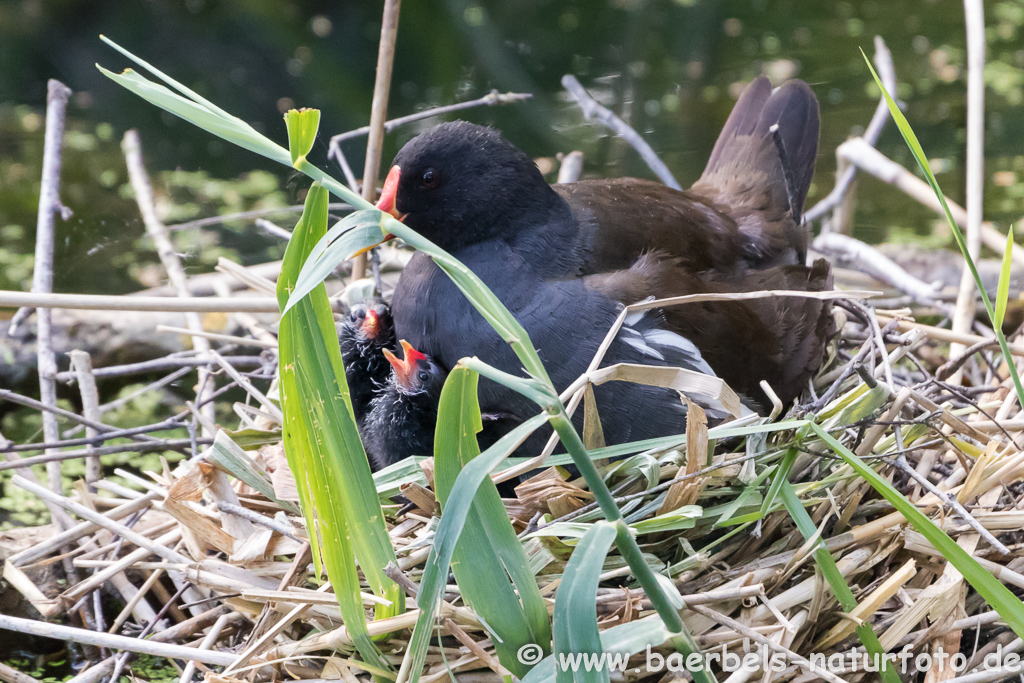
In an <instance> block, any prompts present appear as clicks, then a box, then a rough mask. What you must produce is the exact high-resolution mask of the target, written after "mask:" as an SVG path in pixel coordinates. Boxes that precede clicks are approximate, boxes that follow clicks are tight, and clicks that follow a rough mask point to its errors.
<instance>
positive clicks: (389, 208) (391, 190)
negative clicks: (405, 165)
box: [352, 166, 405, 257]
mask: <svg viewBox="0 0 1024 683" xmlns="http://www.w3.org/2000/svg"><path fill="white" fill-rule="evenodd" d="M401 179H402V168H401V167H400V166H392V167H391V170H390V171H388V177H387V178H385V179H384V189H383V190H381V191H380V199H378V200H377V203H376V204H375V206H376V207H377V208H378V209H380V210H381V211H383V212H384V213H388V214H391V215H392V216H393V217H394V218H397V219H398V220H402V219H403V218H405V214H404V213H398V209H397V208H395V206H396V203H397V201H398V181H400V180H401ZM393 239H395V236H394V235H392V234H391V233H388V234H387V235H384V239H382V240H381V241H380V242H377V243H376V244H373V245H371V246H369V247H363V248H362V249H360V250H359V251H357V252H355V253H354V254H352V256H353V257H355V256H359V255H360V254H365V253H366V252H368V251H370V250H371V249H373V248H374V247H376V246H379V245H381V244H384V243H385V242H387V241H388V240H393Z"/></svg>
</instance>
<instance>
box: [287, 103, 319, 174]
mask: <svg viewBox="0 0 1024 683" xmlns="http://www.w3.org/2000/svg"><path fill="white" fill-rule="evenodd" d="M284 123H285V126H286V127H287V128H288V152H289V154H291V158H292V166H298V165H299V164H300V163H301V162H303V161H305V160H306V155H307V154H309V152H310V150H311V149H313V143H314V142H316V132H317V131H318V130H319V129H320V110H319V109H289V110H288V111H287V112H286V113H285V115H284Z"/></svg>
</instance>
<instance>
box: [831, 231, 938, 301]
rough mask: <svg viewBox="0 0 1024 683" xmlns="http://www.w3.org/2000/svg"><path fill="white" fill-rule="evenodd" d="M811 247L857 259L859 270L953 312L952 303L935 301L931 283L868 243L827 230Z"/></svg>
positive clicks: (919, 298)
mask: <svg viewBox="0 0 1024 683" xmlns="http://www.w3.org/2000/svg"><path fill="white" fill-rule="evenodd" d="M812 246H813V247H814V249H816V250H817V251H820V252H822V253H825V254H829V255H831V256H833V257H834V258H841V259H847V260H849V261H852V262H854V263H855V264H856V265H857V266H858V269H859V270H863V271H864V272H866V273H868V274H869V275H872V276H873V277H876V278H878V279H879V280H881V281H882V282H885V283H887V284H890V285H892V286H893V287H895V288H896V289H898V290H900V291H901V292H904V293H906V294H908V295H909V296H910V298H911V299H913V300H914V301H917V302H918V303H921V304H924V305H926V306H933V307H935V308H938V309H940V310H942V311H944V312H946V313H947V314H948V313H951V312H952V308H951V307H950V306H948V305H947V304H945V303H943V302H941V301H938V300H936V298H935V297H936V295H937V292H936V291H935V288H934V287H933V286H932V285H929V284H927V283H926V282H922V281H921V280H918V279H917V278H916V277H914V276H913V275H911V274H910V273H908V272H907V271H906V270H904V269H903V268H902V267H901V266H900V265H899V264H898V263H896V262H895V261H893V260H892V259H890V258H889V257H888V256H886V255H885V254H883V253H882V252H880V251H878V250H877V249H875V248H874V247H872V246H871V245H869V244H865V243H864V242H861V241H860V240H858V239H855V238H853V237H848V236H846V235H840V234H837V233H824V234H821V235H819V236H818V237H817V238H815V240H814V242H813V245H812Z"/></svg>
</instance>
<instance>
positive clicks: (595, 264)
mask: <svg viewBox="0 0 1024 683" xmlns="http://www.w3.org/2000/svg"><path fill="white" fill-rule="evenodd" d="M776 125H777V129H776V131H777V132H774V133H773V128H774V127H775V126H776ZM775 136H777V137H778V142H777V141H776V139H775ZM817 145H818V104H817V100H816V98H815V96H814V93H813V92H812V91H811V89H810V88H809V87H808V86H807V85H806V84H805V83H803V82H801V81H791V82H789V83H786V84H785V85H783V86H782V87H780V88H779V89H777V90H775V91H774V92H773V91H772V89H771V85H770V83H769V82H768V80H767V79H765V78H759V79H757V80H755V81H754V82H753V83H751V84H750V85H749V86H748V87H747V88H746V90H745V91H744V92H743V94H742V95H741V97H740V99H739V101H738V102H737V103H736V106H735V108H734V109H733V112H732V114H731V115H730V116H729V119H728V121H727V122H726V124H725V127H724V129H723V131H722V133H721V135H720V136H719V138H718V141H717V142H716V144H715V147H714V150H713V151H712V154H711V158H710V160H709V162H708V166H707V168H706V169H705V170H704V173H703V175H702V176H701V179H700V180H699V181H698V182H697V183H696V184H694V186H693V187H692V188H691V189H690V190H688V191H676V190H672V189H670V188H667V187H663V186H661V185H658V184H655V183H652V182H649V181H643V180H636V179H620V180H594V181H582V182H579V183H575V184H572V185H565V186H557V185H556V186H554V187H552V186H549V185H548V184H547V183H546V182H545V181H544V178H543V176H542V175H541V173H540V171H539V170H538V169H537V167H536V165H535V164H534V163H533V161H532V160H531V159H530V158H529V157H528V156H526V155H525V154H524V153H523V152H521V151H520V150H519V149H517V148H516V147H515V146H514V145H512V144H511V143H509V142H508V141H506V140H505V139H504V138H503V137H502V136H501V135H500V134H499V133H498V132H497V131H494V130H492V129H489V128H484V127H481V126H476V125H472V124H469V123H465V122H454V123H445V124H441V125H439V126H437V127H435V128H433V129H432V130H430V131H427V132H426V133H423V134H422V135H420V136H419V137H417V138H414V139H413V140H411V141H410V142H409V143H407V144H406V145H405V147H403V148H402V150H401V151H400V152H399V153H398V155H397V156H396V157H395V160H394V165H393V167H392V168H391V171H390V172H389V174H388V178H387V180H386V182H385V186H384V191H383V193H382V195H381V199H380V201H379V202H378V207H380V208H381V209H383V210H385V211H389V212H391V213H392V214H393V215H395V216H396V217H399V218H400V219H401V220H402V221H403V222H404V223H405V224H406V225H408V226H409V227H411V228H413V229H414V230H416V231H417V232H419V233H421V234H423V235H424V236H425V237H427V238H429V239H431V240H433V241H434V242H435V243H437V244H438V245H439V246H441V247H443V248H444V249H446V250H448V251H449V252H451V253H452V254H453V255H454V256H455V257H456V258H458V259H459V260H461V261H462V262H463V263H464V264H465V265H466V266H468V267H469V268H470V269H472V270H473V272H474V273H476V275H477V276H479V277H480V278H481V279H482V280H483V281H484V283H485V284H487V286H488V287H490V288H491V289H492V291H493V292H494V293H495V294H496V295H497V296H498V298H499V299H500V300H501V301H502V302H503V303H504V304H505V305H506V306H507V307H508V308H509V310H510V311H511V312H512V314H513V315H514V316H515V317H516V318H517V320H519V322H520V323H521V324H522V325H523V327H524V328H525V329H526V331H527V332H528V333H529V334H530V337H531V339H532V340H533V343H534V345H535V346H536V347H537V349H538V352H539V353H540V356H541V358H542V360H543V361H544V362H545V365H546V367H547V369H548V371H549V373H550V375H551V378H552V380H553V382H554V384H555V387H556V388H557V389H558V390H559V391H561V390H562V389H564V388H565V387H566V386H568V385H569V384H570V383H571V382H572V381H573V380H575V379H576V378H577V377H578V376H579V375H580V374H582V373H583V372H584V371H585V370H586V367H587V364H588V363H589V361H590V360H591V358H592V357H593V354H594V352H595V351H596V349H597V347H598V345H599V344H600V342H601V340H602V339H603V337H604V335H605V334H606V332H607V330H608V328H609V327H610V326H611V324H612V322H613V321H614V319H615V317H616V315H617V313H618V311H619V310H620V307H621V305H622V304H629V303H634V302H636V301H639V300H642V299H644V298H647V297H650V296H655V297H658V298H662V297H668V296H680V295H686V294H696V293H705V292H739V291H754V290H760V289H790V290H794V289H795V290H805V291H819V290H825V289H830V288H831V277H830V271H829V266H828V264H827V262H825V261H823V260H822V261H818V262H816V263H815V264H814V265H813V266H811V267H807V266H805V265H804V261H805V258H806V244H807V235H806V232H805V229H804V228H803V227H802V226H801V225H800V213H801V210H802V206H803V201H804V198H805V197H806V194H807V189H808V186H809V184H810V179H811V175H812V174H813V170H814V160H815V155H816V153H817ZM780 146H781V147H782V148H783V149H784V150H785V151H784V155H780V152H779V147H780ZM393 315H394V320H395V327H396V332H397V333H398V335H399V336H400V337H402V338H405V339H408V340H410V341H411V342H412V344H414V345H415V347H416V348H417V349H420V350H422V351H423V352H424V353H426V354H428V355H429V356H430V357H431V358H433V360H434V361H435V362H436V363H437V364H439V365H440V366H441V367H445V368H450V367H453V366H454V364H455V363H457V362H458V360H459V359H460V358H462V357H464V356H473V355H476V356H479V357H480V358H482V359H483V360H484V361H486V362H488V363H491V364H492V365H494V366H496V367H498V368H499V369H501V370H504V371H506V372H513V373H518V372H520V371H521V366H520V363H519V361H518V359H517V358H516V357H515V355H514V354H513V352H512V350H511V349H510V347H509V346H508V345H507V344H506V343H505V342H503V341H502V340H501V339H500V337H499V336H498V335H497V334H496V333H495V332H494V331H493V330H492V329H491V328H490V326H489V325H488V324H487V323H486V321H485V320H484V319H483V317H482V316H480V315H479V314H478V313H477V312H476V311H475V309H474V308H473V307H472V306H471V305H470V303H469V302H468V301H467V300H466V298H465V297H464V296H463V295H462V294H461V292H459V290H458V289H457V288H456V287H455V285H454V284H453V283H452V282H451V281H450V280H449V278H448V277H447V276H446V275H445V274H444V273H443V272H442V271H441V269H440V268H439V267H437V266H436V265H435V264H434V262H433V261H432V260H431V259H430V258H429V257H428V256H426V255H425V254H422V253H418V254H416V255H415V256H414V257H413V258H412V260H411V261H410V263H409V265H408V266H407V267H406V268H405V269H404V270H403V272H402V275H401V277H400V279H399V282H398V286H397V288H396V291H395V296H394V301H393ZM664 315H665V319H666V323H667V325H666V327H667V331H671V332H674V333H677V334H678V335H681V336H682V337H683V338H685V339H686V340H688V341H689V342H690V343H692V345H693V346H694V347H695V348H696V349H697V351H698V352H699V355H700V357H702V359H703V362H706V364H707V365H708V366H710V368H712V369H713V370H714V372H715V373H717V375H718V376H720V377H722V378H723V379H725V380H726V381H727V382H728V383H729V385H730V386H731V387H732V388H733V389H734V390H735V391H737V392H738V393H741V394H744V395H746V396H749V397H752V398H754V399H756V400H759V401H760V403H761V404H762V405H767V402H766V399H765V397H764V395H763V393H762V392H761V389H760V387H759V383H760V382H761V381H762V380H767V381H768V382H769V384H771V386H772V388H773V389H774V391H775V392H776V394H777V395H778V396H779V397H780V398H781V399H782V400H783V401H784V402H789V401H792V400H793V399H794V398H795V397H796V396H797V395H798V394H799V393H800V392H801V391H802V389H803V388H804V387H805V386H806V383H807V380H808V378H809V377H810V376H811V374H812V373H813V372H814V371H815V370H816V369H817V367H818V365H819V363H820V361H821V356H822V352H823V350H824V347H825V343H826V341H827V339H828V337H829V336H830V334H831V331H832V327H833V323H832V317H831V306H830V304H829V303H828V302H823V301H819V300H816V299H807V298H794V297H783V298H767V299H757V300H750V301H733V302H711V303H702V304H687V305H682V306H676V307H672V308H668V309H666V310H665V312H664ZM635 356H636V350H635V349H632V348H631V347H630V346H629V345H628V344H626V343H625V342H622V341H621V338H620V341H618V342H616V343H615V344H613V345H612V348H610V349H609V352H608V354H607V355H606V362H608V363H614V362H623V361H629V360H630V359H631V358H635ZM631 362H637V361H636V360H632V361H631ZM671 393H672V392H665V390H660V391H655V390H653V389H652V388H650V387H641V386H639V385H629V384H625V383H621V382H610V383H607V384H605V385H602V386H600V387H598V388H597V390H596V397H597V403H598V407H599V409H600V412H601V416H602V426H603V428H604V433H605V439H606V441H607V442H608V443H621V442H624V441H627V440H632V439H640V438H647V437H649V436H660V435H664V434H672V433H677V432H679V431H680V430H681V425H682V422H680V421H679V420H678V419H677V420H671V419H668V418H667V417H666V419H660V417H659V416H665V415H667V414H669V413H675V414H680V413H679V411H678V409H677V406H678V397H677V396H672V395H671ZM480 402H481V409H482V410H484V411H491V410H504V411H508V412H511V413H512V414H514V415H516V416H517V417H518V418H519V419H525V418H527V417H529V416H532V415H534V414H536V411H537V407H536V406H535V405H533V404H532V403H531V402H530V401H529V400H527V399H525V398H523V397H522V396H519V395H517V394H515V393H514V392H512V391H511V390H509V389H507V388H505V387H503V386H501V385H498V384H496V383H494V382H489V381H483V382H481V383H480ZM666 402H667V403H670V404H672V405H667V404H666Z"/></svg>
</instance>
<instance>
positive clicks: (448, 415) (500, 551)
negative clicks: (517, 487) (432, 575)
mask: <svg viewBox="0 0 1024 683" xmlns="http://www.w3.org/2000/svg"><path fill="white" fill-rule="evenodd" d="M477 380H478V375H477V373H475V372H473V371H472V370H469V369H468V368H465V367H457V368H455V370H453V371H452V372H451V374H449V375H448V379H447V380H446V381H445V384H444V389H443V390H442V391H441V399H440V402H439V404H438V409H437V430H436V434H435V437H434V482H435V485H436V491H437V496H438V500H439V501H440V502H441V509H442V518H443V516H444V512H443V511H444V510H445V508H446V506H447V505H448V501H449V499H450V498H449V496H450V494H451V491H452V488H453V487H454V485H455V481H456V480H457V479H458V476H459V472H461V471H462V469H463V468H464V467H465V466H466V465H468V464H469V463H470V462H471V461H472V460H473V459H474V458H476V457H477V456H478V455H479V454H480V448H479V447H478V445H477V437H476V435H477V433H479V432H480V430H481V429H483V423H482V422H481V419H480V405H479V403H478V401H477ZM452 572H454V574H455V580H456V583H457V584H458V586H459V589H460V590H461V591H462V597H463V599H465V601H466V602H467V603H468V604H469V606H470V607H472V608H473V609H474V610H476V612H477V614H479V615H480V616H481V617H482V621H483V622H484V623H485V624H486V625H487V627H488V630H490V631H492V632H493V634H494V636H495V637H494V646H495V650H496V651H497V654H498V660H499V661H500V662H501V664H502V665H503V666H504V667H505V668H506V669H508V670H509V671H511V672H512V673H513V674H515V675H516V676H517V677H519V678H522V677H523V676H525V675H526V673H527V672H528V671H529V670H530V667H529V666H527V665H526V664H524V663H523V662H521V661H520V659H519V657H517V654H518V652H519V649H520V648H521V647H523V646H524V645H527V644H537V645H539V646H540V647H541V648H542V649H543V650H544V651H545V652H547V650H548V643H550V642H551V623H550V620H549V619H548V610H547V605H546V604H545V603H544V599H543V598H542V597H541V594H540V589H539V588H538V587H537V581H536V579H535V578H534V576H533V572H532V571H530V565H529V562H528V561H527V558H526V553H525V552H524V551H523V546H522V544H521V543H520V542H519V539H517V538H516V533H515V531H514V530H513V529H512V523H511V522H510V521H509V518H508V513H507V512H506V510H505V506H504V505H503V504H502V502H501V496H500V495H499V494H498V489H497V487H496V486H495V485H494V483H493V482H492V481H491V480H490V478H488V477H485V478H484V480H483V482H482V483H481V485H480V487H479V488H478V489H477V492H476V495H475V496H474V498H473V502H472V505H471V507H470V510H469V513H468V515H467V516H466V522H465V524H464V525H463V527H462V533H461V534H460V535H459V540H458V543H456V545H455V551H454V553H453V555H452ZM509 578H511V579H512V582H511V583H510V582H509ZM513 584H514V588H513ZM517 591H518V595H517Z"/></svg>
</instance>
